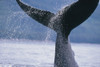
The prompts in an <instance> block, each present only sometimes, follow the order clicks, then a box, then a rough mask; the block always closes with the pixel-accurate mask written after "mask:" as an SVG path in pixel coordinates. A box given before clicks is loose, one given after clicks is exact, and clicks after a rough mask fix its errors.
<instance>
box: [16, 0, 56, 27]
mask: <svg viewBox="0 0 100 67" xmlns="http://www.w3.org/2000/svg"><path fill="white" fill-rule="evenodd" d="M16 1H17V3H18V4H19V6H20V7H21V8H22V9H23V10H24V11H25V12H26V13H27V14H28V15H29V16H30V17H31V18H33V19H35V20H36V21H38V22H39V23H41V24H43V25H45V26H47V27H48V24H49V23H50V22H49V20H50V19H51V17H52V16H54V13H51V12H49V11H43V10H39V9H36V8H33V7H31V6H28V5H26V4H24V3H22V2H21V0H16Z"/></svg>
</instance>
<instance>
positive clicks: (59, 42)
mask: <svg viewBox="0 0 100 67" xmlns="http://www.w3.org/2000/svg"><path fill="white" fill-rule="evenodd" d="M16 1H17V3H18V4H19V6H20V7H21V8H22V9H23V10H24V12H26V13H27V14H28V15H29V16H30V17H32V18H33V19H35V20H36V21H38V22H39V23H41V24H43V25H45V26H47V27H49V28H51V29H53V30H54V31H56V33H57V38H56V48H55V61H54V67H78V65H77V63H76V61H75V59H74V54H73V51H72V49H71V45H70V43H69V41H68V35H69V34H70V32H71V31H72V30H73V29H74V28H75V27H77V26H78V25H80V24H81V23H83V22H84V21H85V20H86V19H88V17H89V16H91V14H92V13H93V12H94V10H95V9H96V7H97V5H98V2H99V0H78V1H76V2H74V3H72V4H71V5H68V6H66V7H65V8H63V9H62V10H60V11H58V12H57V13H56V14H54V13H52V12H49V11H44V10H39V9H37V8H34V7H31V6H28V5H26V4H24V3H22V2H21V0H16Z"/></svg>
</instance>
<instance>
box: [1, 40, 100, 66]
mask: <svg viewBox="0 0 100 67" xmlns="http://www.w3.org/2000/svg"><path fill="white" fill-rule="evenodd" d="M54 44H55V43H54V42H50V41H48V42H46V43H45V42H40V41H29V40H0V67H53V64H54V53H55V46H54ZM72 48H73V50H74V52H75V58H76V61H77V63H78V64H79V66H80V67H100V50H99V49H100V45H97V44H75V43H73V44H72Z"/></svg>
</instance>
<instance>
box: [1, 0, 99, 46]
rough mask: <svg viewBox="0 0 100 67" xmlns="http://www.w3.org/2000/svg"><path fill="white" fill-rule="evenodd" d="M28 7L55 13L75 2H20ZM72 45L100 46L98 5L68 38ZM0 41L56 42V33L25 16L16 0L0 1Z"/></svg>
mask: <svg viewBox="0 0 100 67" xmlns="http://www.w3.org/2000/svg"><path fill="white" fill-rule="evenodd" d="M22 1H23V2H24V3H27V4H28V5H30V6H34V7H36V8H39V9H42V10H47V11H51V12H53V13H56V12H57V11H58V10H60V9H61V8H62V7H63V6H65V5H69V4H71V3H73V2H75V1H77V0H49V1H48V0H22ZM69 38H70V41H71V42H73V43H98V44H100V4H99V5H98V7H97V9H96V10H95V12H94V13H93V14H92V16H91V17H89V19H88V20H86V21H85V22H84V23H83V24H81V25H80V26H78V27H77V28H75V29H74V30H73V31H72V32H71V34H70V36H69ZM0 39H15V40H16V39H19V40H20V39H27V40H39V41H44V40H50V41H55V40H56V33H55V32H54V31H52V30H51V29H49V28H47V27H45V26H43V25H41V24H39V23H38V22H36V21H35V20H33V19H32V18H30V17H29V16H27V15H26V14H25V13H24V12H23V11H22V10H21V8H20V7H19V5H18V4H17V2H16V0H0Z"/></svg>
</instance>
